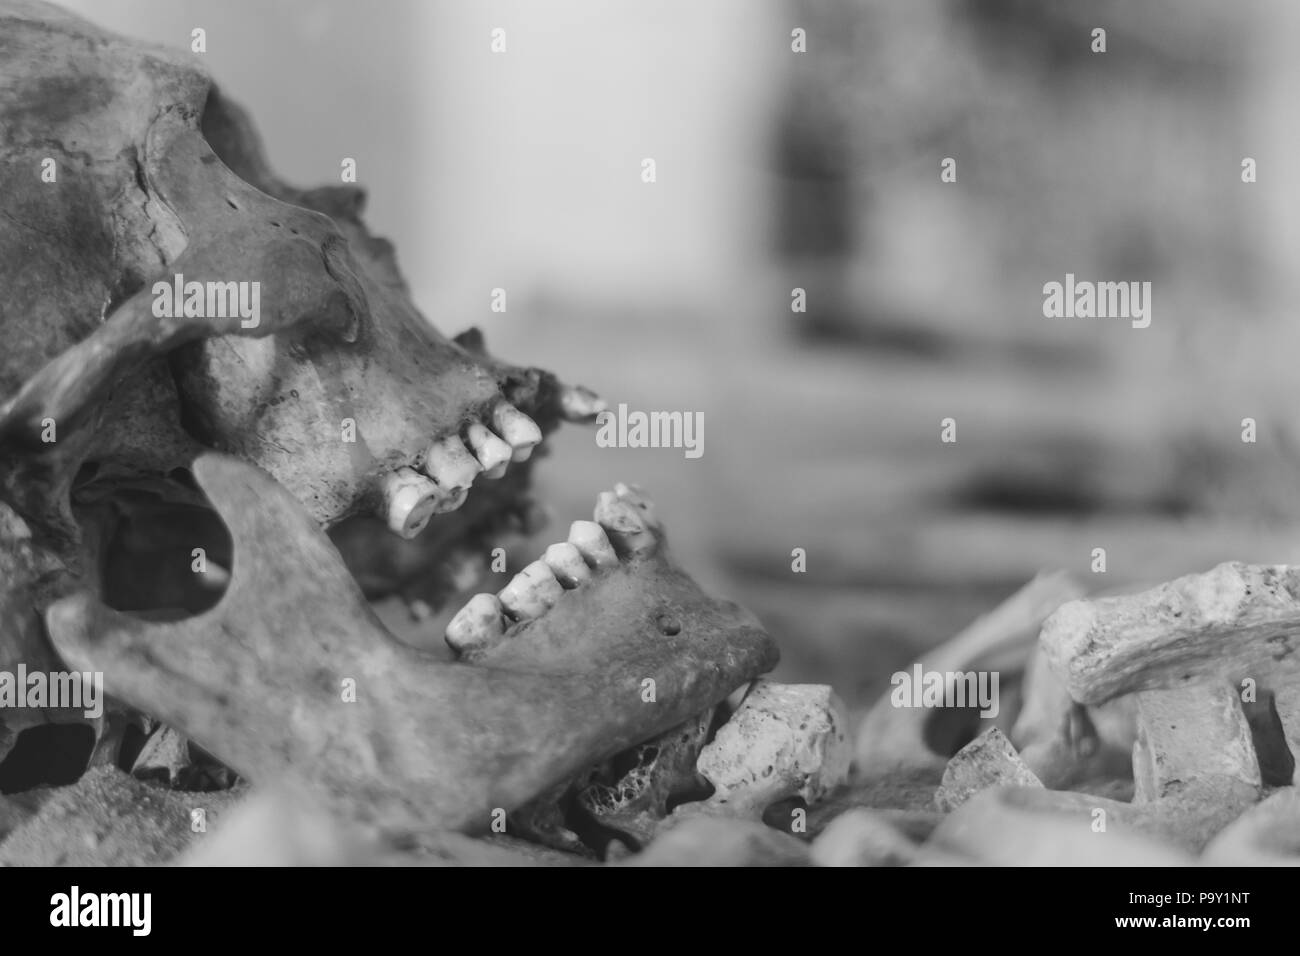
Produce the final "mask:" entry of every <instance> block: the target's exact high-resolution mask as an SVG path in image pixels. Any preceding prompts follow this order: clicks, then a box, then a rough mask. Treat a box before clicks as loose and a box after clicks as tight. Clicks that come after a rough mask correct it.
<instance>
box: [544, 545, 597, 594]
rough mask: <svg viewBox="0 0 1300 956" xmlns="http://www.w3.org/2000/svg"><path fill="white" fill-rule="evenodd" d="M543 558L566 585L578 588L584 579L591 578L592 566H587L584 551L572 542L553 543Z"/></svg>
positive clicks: (588, 579)
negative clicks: (583, 555)
mask: <svg viewBox="0 0 1300 956" xmlns="http://www.w3.org/2000/svg"><path fill="white" fill-rule="evenodd" d="M542 560H543V561H545V562H546V566H547V567H549V568H550V569H551V570H552V571H553V572H554V573H555V577H556V578H557V579H559V582H560V583H561V584H563V585H564V586H565V587H570V588H576V587H577V586H578V585H579V584H581V583H582V582H583V581H590V580H591V568H589V567H587V562H586V561H585V560H584V559H583V557H582V552H581V551H579V550H578V546H577V545H575V544H573V543H572V542H568V541H566V542H564V543H562V544H553V545H551V546H550V547H549V548H547V549H546V553H545V554H543V555H542Z"/></svg>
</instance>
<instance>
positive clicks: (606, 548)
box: [569, 521, 618, 568]
mask: <svg viewBox="0 0 1300 956" xmlns="http://www.w3.org/2000/svg"><path fill="white" fill-rule="evenodd" d="M569 543H570V544H571V545H573V546H574V547H576V548H577V549H578V550H579V551H581V552H582V555H583V557H585V558H586V559H587V560H588V561H590V562H591V563H592V564H594V565H595V566H596V567H597V568H616V567H618V555H617V554H616V553H615V552H614V546H613V545H612V544H610V543H609V536H608V535H606V534H605V529H604V528H602V527H601V526H600V525H598V524H596V522H594V521H575V522H573V524H571V525H569Z"/></svg>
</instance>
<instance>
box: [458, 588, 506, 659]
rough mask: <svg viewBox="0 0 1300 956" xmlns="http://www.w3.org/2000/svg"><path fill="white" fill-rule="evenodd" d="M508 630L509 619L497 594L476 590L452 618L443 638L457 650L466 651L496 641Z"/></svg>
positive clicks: (462, 652)
mask: <svg viewBox="0 0 1300 956" xmlns="http://www.w3.org/2000/svg"><path fill="white" fill-rule="evenodd" d="M505 631H506V622H505V619H504V618H503V617H502V614H501V601H500V600H499V599H498V598H497V596H496V595H495V594H475V595H474V596H473V597H472V598H470V599H469V601H467V602H466V603H465V606H464V607H463V608H461V609H460V610H459V611H457V612H456V616H455V617H453V618H452V619H451V622H450V623H449V624H448V625H447V631H446V634H445V635H444V639H445V640H446V641H447V644H448V646H449V647H451V649H452V650H454V651H455V652H456V653H457V654H465V653H467V652H468V651H472V650H477V649H479V648H482V647H486V646H487V645H489V644H491V643H493V642H494V641H496V640H498V639H499V638H500V637H501V635H503V634H504V633H505Z"/></svg>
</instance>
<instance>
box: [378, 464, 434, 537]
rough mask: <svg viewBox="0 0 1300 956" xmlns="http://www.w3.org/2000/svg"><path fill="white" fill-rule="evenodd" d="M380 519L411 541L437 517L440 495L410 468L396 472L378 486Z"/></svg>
mask: <svg viewBox="0 0 1300 956" xmlns="http://www.w3.org/2000/svg"><path fill="white" fill-rule="evenodd" d="M380 490H381V493H382V495H383V511H384V519H385V520H386V521H387V522H388V527H389V528H390V529H392V530H393V531H395V532H397V533H398V534H400V535H401V536H402V537H403V538H414V537H415V536H416V535H417V534H419V533H420V532H421V531H423V530H424V526H425V525H426V524H428V523H429V518H431V517H432V516H433V515H434V514H436V513H437V509H438V506H439V504H440V502H441V501H442V494H441V492H440V491H439V490H438V486H437V485H435V484H434V483H433V482H432V481H430V480H429V479H428V478H426V477H424V475H421V474H420V473H419V472H417V471H415V470H414V469H411V468H398V469H397V470H396V471H392V472H389V473H388V474H387V475H385V476H384V480H383V484H382V485H381V489H380Z"/></svg>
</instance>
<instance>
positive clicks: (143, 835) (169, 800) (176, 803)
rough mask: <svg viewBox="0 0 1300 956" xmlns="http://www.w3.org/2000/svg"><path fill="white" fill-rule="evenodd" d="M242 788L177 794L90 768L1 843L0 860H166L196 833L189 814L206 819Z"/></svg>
mask: <svg viewBox="0 0 1300 956" xmlns="http://www.w3.org/2000/svg"><path fill="white" fill-rule="evenodd" d="M243 793H244V791H243V790H242V789H240V790H233V791H213V792H211V793H180V792H177V791H175V790H165V789H163V788H161V787H153V786H150V785H148V784H146V783H142V782H141V781H138V780H135V779H133V778H132V777H131V776H129V775H128V774H125V773H123V772H122V771H120V770H118V769H117V768H116V767H95V768H93V769H91V770H88V771H87V772H86V773H85V775H84V776H83V777H82V778H81V779H80V780H78V781H77V782H76V783H74V784H72V785H71V786H67V787H60V788H58V789H57V790H55V791H53V793H52V794H51V795H50V797H49V798H48V799H47V800H46V801H45V803H44V804H43V805H42V806H41V809H40V811H39V812H38V813H37V814H36V815H35V816H34V817H32V818H31V819H29V820H28V821H27V822H26V823H24V824H23V825H22V826H20V827H18V828H17V829H15V830H14V831H13V832H12V833H11V834H9V836H8V837H7V838H6V839H5V840H4V842H3V843H0V866H147V865H156V864H161V863H167V862H170V861H171V860H173V859H174V858H175V857H176V856H178V855H179V854H180V853H181V852H182V851H183V850H185V849H186V848H187V847H188V846H190V844H191V843H192V842H193V841H194V840H195V839H196V838H197V837H198V835H197V834H196V833H195V832H194V831H193V829H192V828H191V823H192V819H193V818H192V816H191V812H192V811H193V810H195V809H202V810H203V811H204V814H205V819H206V823H207V825H208V826H209V827H210V826H212V825H213V824H215V823H216V822H217V821H219V820H220V819H221V817H222V815H223V814H224V813H225V812H226V811H227V810H228V809H229V808H230V807H232V806H233V805H234V804H235V803H237V802H238V801H239V800H240V799H242V797H243Z"/></svg>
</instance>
